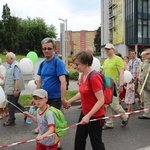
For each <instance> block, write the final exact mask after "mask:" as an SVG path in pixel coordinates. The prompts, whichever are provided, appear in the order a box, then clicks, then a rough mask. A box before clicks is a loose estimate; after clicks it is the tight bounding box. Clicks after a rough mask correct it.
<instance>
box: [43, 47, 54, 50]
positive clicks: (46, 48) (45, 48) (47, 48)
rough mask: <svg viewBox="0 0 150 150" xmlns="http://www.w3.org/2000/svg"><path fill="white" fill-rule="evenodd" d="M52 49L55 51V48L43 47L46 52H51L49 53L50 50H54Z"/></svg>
mask: <svg viewBox="0 0 150 150" xmlns="http://www.w3.org/2000/svg"><path fill="white" fill-rule="evenodd" d="M52 49H53V48H51V47H43V48H42V50H44V51H46V50H49V51H50V50H52Z"/></svg>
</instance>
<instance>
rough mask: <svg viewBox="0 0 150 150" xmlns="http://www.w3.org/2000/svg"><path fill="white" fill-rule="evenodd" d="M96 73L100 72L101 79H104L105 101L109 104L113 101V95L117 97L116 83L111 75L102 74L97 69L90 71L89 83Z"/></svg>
mask: <svg viewBox="0 0 150 150" xmlns="http://www.w3.org/2000/svg"><path fill="white" fill-rule="evenodd" d="M94 74H99V75H100V77H101V79H102V80H101V81H102V87H103V93H104V101H105V104H107V105H109V104H110V103H112V101H113V96H115V97H117V87H116V84H115V82H114V80H113V79H112V78H111V77H109V76H107V75H103V74H100V73H99V72H97V71H92V72H91V73H90V75H89V78H88V81H89V83H90V79H91V78H92V76H93V75H94Z"/></svg>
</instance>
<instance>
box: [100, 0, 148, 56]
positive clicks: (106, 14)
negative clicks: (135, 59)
mask: <svg viewBox="0 0 150 150" xmlns="http://www.w3.org/2000/svg"><path fill="white" fill-rule="evenodd" d="M148 28H149V29H150V0H101V46H102V49H101V52H102V53H101V57H102V58H106V55H105V50H104V46H105V44H106V43H113V44H114V45H115V52H116V53H117V52H119V53H121V54H122V55H123V56H124V55H128V53H129V50H131V49H133V50H135V51H136V52H137V53H138V55H139V56H140V53H141V52H142V51H143V50H144V49H145V48H147V47H150V41H149V38H150V31H149V30H148Z"/></svg>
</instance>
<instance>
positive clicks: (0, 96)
mask: <svg viewBox="0 0 150 150" xmlns="http://www.w3.org/2000/svg"><path fill="white" fill-rule="evenodd" d="M5 99H6V97H5V92H4V90H3V89H2V87H1V86H0V103H2V102H4V101H5Z"/></svg>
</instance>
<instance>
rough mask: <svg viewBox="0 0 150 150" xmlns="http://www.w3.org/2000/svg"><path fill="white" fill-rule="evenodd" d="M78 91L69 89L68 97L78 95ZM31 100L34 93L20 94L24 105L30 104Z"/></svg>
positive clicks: (20, 99) (20, 100)
mask: <svg viewBox="0 0 150 150" xmlns="http://www.w3.org/2000/svg"><path fill="white" fill-rule="evenodd" d="M77 92H78V91H77V90H75V91H67V95H66V99H67V100H69V99H70V98H72V97H73V96H74V95H76V93H77ZM31 100H32V95H31V94H26V95H20V97H19V102H20V103H21V104H22V105H23V106H30V103H31Z"/></svg>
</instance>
